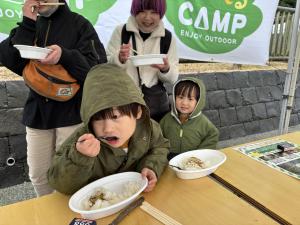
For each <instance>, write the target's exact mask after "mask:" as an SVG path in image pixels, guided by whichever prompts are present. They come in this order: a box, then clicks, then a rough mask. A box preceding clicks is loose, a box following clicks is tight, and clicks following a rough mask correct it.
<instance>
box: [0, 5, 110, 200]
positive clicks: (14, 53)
mask: <svg viewBox="0 0 300 225" xmlns="http://www.w3.org/2000/svg"><path fill="white" fill-rule="evenodd" d="M43 2H44V1H38V0H26V1H25V3H24V6H23V9H22V10H23V20H22V22H20V23H18V26H17V27H16V28H14V29H13V30H12V31H11V33H10V35H9V37H8V38H7V39H5V40H4V41H2V42H1V43H0V59H1V63H2V64H3V65H4V66H6V67H7V68H8V69H10V70H12V71H13V72H15V73H16V74H18V75H20V76H22V71H23V69H24V67H25V66H26V64H27V63H28V62H29V59H24V58H21V56H20V53H19V51H18V50H17V49H16V48H15V47H14V45H15V44H21V45H36V46H39V47H48V48H50V49H52V52H51V53H49V54H48V56H47V57H46V58H45V59H43V60H40V62H41V63H44V64H61V65H62V66H63V67H64V68H65V69H66V70H67V71H68V72H69V74H71V75H72V76H73V77H74V78H75V79H76V80H77V82H78V83H79V84H80V90H79V91H78V92H77V93H76V95H75V96H74V97H73V98H71V99H70V100H68V101H64V102H60V101H55V100H52V99H49V98H47V97H44V96H41V95H39V94H38V93H36V92H34V91H33V90H31V89H30V92H29V96H28V99H27V101H26V104H25V106H24V112H23V120H22V121H23V123H24V125H25V126H26V140H27V162H28V165H29V177H30V179H31V182H32V184H33V186H34V188H35V191H36V193H37V195H38V196H42V195H45V194H49V193H51V192H52V191H53V190H52V189H51V188H50V186H48V180H47V176H46V174H47V170H48V168H49V166H50V163H51V160H52V156H53V155H54V153H55V150H56V149H58V147H59V146H60V145H61V144H62V143H63V141H64V140H65V139H66V138H67V137H68V136H69V135H70V134H71V133H72V132H73V131H74V130H75V129H76V128H77V127H78V126H79V125H80V124H81V118H80V104H81V97H82V86H83V83H84V80H85V78H86V75H87V72H88V71H89V70H90V68H91V67H92V66H94V65H96V64H100V63H106V61H107V59H106V53H105V50H104V47H103V45H102V43H101V42H100V40H99V38H98V35H97V33H96V31H95V29H94V27H93V26H92V24H91V23H90V22H89V21H88V20H87V19H85V18H84V17H83V16H81V15H79V14H77V13H74V12H72V11H70V9H69V7H68V6H67V4H66V2H65V1H64V0H48V1H45V2H48V3H50V2H51V3H57V2H61V3H65V4H64V5H55V6H53V5H52V6H49V5H48V6H45V5H44V6H43V5H42V4H41V3H43Z"/></svg>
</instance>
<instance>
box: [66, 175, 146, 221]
mask: <svg viewBox="0 0 300 225" xmlns="http://www.w3.org/2000/svg"><path fill="white" fill-rule="evenodd" d="M129 181H134V182H137V183H138V184H139V185H140V189H139V190H138V191H137V192H136V193H135V194H134V195H132V196H130V197H129V198H127V199H125V200H123V201H121V202H118V203H116V204H113V205H110V206H108V207H105V208H100V209H96V210H83V207H82V202H83V201H84V200H85V199H86V198H87V197H89V196H91V195H93V193H94V192H95V190H96V189H98V188H100V187H103V188H105V189H107V190H109V191H113V192H116V193H122V192H123V191H124V190H123V187H124V185H125V184H126V183H128V182H129ZM147 185H148V181H147V179H146V178H144V179H143V178H142V175H141V174H140V173H137V172H124V173H117V174H114V175H111V176H107V177H103V178H101V179H99V180H96V181H94V182H92V183H90V184H88V185H86V186H85V187H83V188H81V189H80V190H79V191H77V192H76V193H74V194H73V195H72V197H71V198H70V200H69V207H70V209H71V210H72V211H74V212H76V213H80V214H81V216H82V217H83V218H86V219H98V218H102V217H105V216H109V215H112V214H114V213H116V212H118V211H120V210H121V209H123V208H124V207H126V206H127V205H129V204H130V203H131V202H133V201H134V200H135V199H136V198H137V197H138V196H139V194H140V193H141V192H142V191H143V190H144V189H145V188H146V187H147Z"/></svg>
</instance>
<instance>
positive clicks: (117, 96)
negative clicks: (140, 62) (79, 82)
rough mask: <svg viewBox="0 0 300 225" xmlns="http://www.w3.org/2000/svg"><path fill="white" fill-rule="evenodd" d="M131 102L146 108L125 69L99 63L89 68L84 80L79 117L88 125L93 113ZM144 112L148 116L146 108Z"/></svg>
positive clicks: (140, 94)
mask: <svg viewBox="0 0 300 225" xmlns="http://www.w3.org/2000/svg"><path fill="white" fill-rule="evenodd" d="M133 102H136V103H139V104H141V105H143V106H145V108H146V104H145V102H144V100H143V97H142V93H141V92H140V90H139V89H138V88H137V87H136V85H135V84H134V82H133V80H132V79H131V78H130V77H129V76H128V75H127V74H126V72H125V70H122V69H121V68H119V67H117V66H115V65H110V64H100V65H97V66H95V67H93V68H92V69H91V70H90V72H89V73H88V75H87V78H86V80H85V83H84V87H83V97H82V103H81V111H80V113H81V119H82V121H83V123H84V124H85V125H88V123H89V121H90V118H91V117H92V116H93V115H94V114H95V113H97V112H99V111H101V110H103V109H107V108H111V107H117V106H122V105H127V104H130V103H133ZM144 112H146V114H147V115H146V117H149V111H148V109H147V110H145V111H144ZM144 116H145V115H144Z"/></svg>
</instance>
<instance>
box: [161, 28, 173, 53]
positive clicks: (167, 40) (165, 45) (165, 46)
mask: <svg viewBox="0 0 300 225" xmlns="http://www.w3.org/2000/svg"><path fill="white" fill-rule="evenodd" d="M171 41H172V33H171V32H170V31H169V30H168V29H165V36H163V37H161V38H160V54H167V53H168V52H169V49H170V45H171Z"/></svg>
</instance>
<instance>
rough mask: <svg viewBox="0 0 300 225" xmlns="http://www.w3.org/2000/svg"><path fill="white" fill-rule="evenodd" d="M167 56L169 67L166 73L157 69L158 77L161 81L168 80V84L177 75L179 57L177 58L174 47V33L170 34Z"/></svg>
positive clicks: (173, 81) (172, 81) (175, 79)
mask: <svg viewBox="0 0 300 225" xmlns="http://www.w3.org/2000/svg"><path fill="white" fill-rule="evenodd" d="M167 56H168V60H169V64H170V69H169V71H168V72H167V73H162V72H160V71H159V73H158V77H159V79H160V80H161V81H163V82H168V83H170V84H173V83H175V82H176V81H177V79H178V75H179V72H178V64H179V59H178V54H177V48H176V39H175V37H174V35H172V41H171V45H170V49H169V52H168V55H167Z"/></svg>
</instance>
